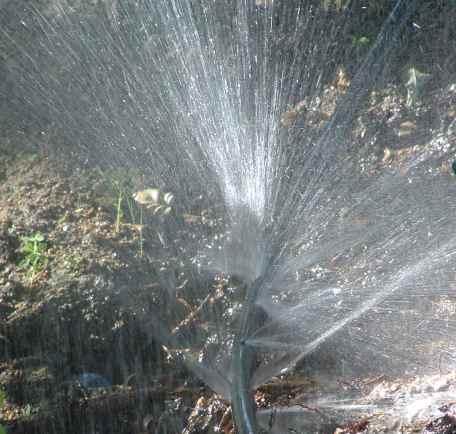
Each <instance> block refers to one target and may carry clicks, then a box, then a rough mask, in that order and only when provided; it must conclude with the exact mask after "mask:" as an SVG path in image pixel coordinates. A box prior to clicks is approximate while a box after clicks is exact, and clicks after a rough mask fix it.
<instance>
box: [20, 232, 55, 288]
mask: <svg viewBox="0 0 456 434" xmlns="http://www.w3.org/2000/svg"><path fill="white" fill-rule="evenodd" d="M20 240H21V245H20V248H19V251H20V253H21V254H22V260H21V261H20V262H19V268H21V269H23V270H26V272H27V275H28V278H29V279H30V280H31V281H33V280H34V279H35V277H36V275H37V274H38V273H39V272H41V271H43V270H44V268H45V267H46V265H47V262H48V257H47V256H46V250H47V243H46V240H45V238H44V235H43V234H41V233H40V232H36V233H35V234H33V235H29V236H23V237H21V239H20Z"/></svg>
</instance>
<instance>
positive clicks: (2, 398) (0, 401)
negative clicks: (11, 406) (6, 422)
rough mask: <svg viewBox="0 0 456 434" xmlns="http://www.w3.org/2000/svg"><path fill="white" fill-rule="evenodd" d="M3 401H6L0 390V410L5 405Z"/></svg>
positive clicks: (2, 391)
mask: <svg viewBox="0 0 456 434" xmlns="http://www.w3.org/2000/svg"><path fill="white" fill-rule="evenodd" d="M5 401H6V393H5V391H4V390H0V408H2V407H3V405H4V404H5ZM0 433H1V431H0Z"/></svg>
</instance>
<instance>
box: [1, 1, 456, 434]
mask: <svg viewBox="0 0 456 434" xmlns="http://www.w3.org/2000/svg"><path fill="white" fill-rule="evenodd" d="M326 3H327V2H319V1H310V2H298V1H296V2H294V1H293V2H288V1H279V0H274V1H264V2H263V1H260V2H258V1H257V2H255V1H253V0H251V1H250V0H238V1H234V2H230V1H228V2H217V1H212V0H201V1H183V0H182V1H181V0H172V1H162V0H144V1H139V2H136V1H126V2H100V3H99V4H98V6H97V7H94V9H93V10H91V11H90V13H89V12H87V11H88V9H84V13H83V12H81V10H80V9H78V5H76V4H70V3H69V2H63V1H57V2H50V3H49V4H48V5H47V7H39V6H37V5H35V6H31V7H27V8H25V9H22V8H21V9H20V10H16V9H15V8H14V7H11V10H10V9H9V8H8V7H6V6H4V7H3V11H2V13H3V21H4V23H3V24H4V27H3V28H2V30H1V37H2V41H3V50H4V53H5V65H6V69H7V70H8V74H9V77H14V79H12V82H13V83H14V88H13V89H12V90H9V94H8V99H9V101H10V105H11V107H12V111H14V116H15V119H16V121H15V122H16V123H19V122H18V121H17V119H19V118H20V119H21V121H22V122H24V123H27V124H28V127H29V128H32V129H35V128H39V129H40V130H41V131H43V134H44V133H45V132H49V131H54V134H55V135H56V137H59V141H60V142H66V143H68V145H67V146H69V147H70V148H71V150H72V152H73V154H74V158H75V159H76V158H78V160H81V156H82V157H83V158H82V159H85V160H86V161H87V162H88V164H89V165H93V164H97V165H99V166H100V167H101V168H102V169H107V168H109V167H121V168H133V169H135V170H138V171H139V172H140V173H141V176H142V179H144V180H145V181H144V187H147V186H154V187H158V188H160V189H164V190H166V191H172V192H173V194H174V196H175V203H176V205H175V210H173V212H171V213H170V214H169V215H168V216H167V217H166V219H165V220H166V221H165V223H163V221H162V223H160V224H162V225H163V230H162V232H160V234H159V236H160V241H161V242H162V245H163V250H164V251H165V252H166V253H164V255H170V256H173V257H176V258H177V261H176V262H179V263H180V264H183V265H182V267H183V268H184V269H185V273H186V275H188V276H189V281H190V282H191V283H190V284H188V285H187V286H184V287H178V285H177V283H176V278H175V275H176V274H177V273H174V274H173V273H171V275H163V276H162V280H161V284H162V286H163V287H164V289H165V290H166V291H165V295H163V297H164V298H163V300H162V302H163V305H160V304H158V305H157V306H155V307H153V308H151V309H148V310H146V311H144V328H145V329H146V330H147V333H152V334H153V336H154V339H157V340H159V341H160V342H161V343H162V344H163V345H164V346H165V347H166V348H167V350H168V351H169V352H170V353H172V354H178V355H179V357H181V358H182V359H183V360H184V361H185V363H186V364H187V366H189V367H190V368H191V369H192V370H193V371H194V372H195V373H196V374H197V375H198V376H199V377H200V378H201V379H202V380H203V381H205V382H206V383H207V384H208V385H209V386H210V387H211V388H212V389H213V390H214V391H216V392H217V393H219V394H220V395H222V396H224V397H225V398H226V399H229V400H231V402H232V408H233V413H234V419H235V422H236V426H237V429H238V432H240V433H255V432H259V430H260V428H259V427H258V425H257V424H258V422H257V420H256V409H255V404H254V399H253V391H254V389H255V388H257V387H258V386H260V385H262V384H264V383H265V382H267V381H269V380H270V379H271V378H273V377H275V376H278V375H281V374H284V373H285V372H288V371H290V370H291V369H294V368H295V367H296V365H302V366H301V367H300V369H303V370H305V371H306V372H307V373H308V374H309V375H315V376H318V377H319V378H320V379H325V380H324V381H326V382H331V381H333V380H334V379H335V378H337V377H341V378H342V377H343V378H344V379H345V378H355V377H362V376H363V375H364V376H367V375H380V374H387V375H391V376H392V375H405V374H408V375H411V374H415V375H416V374H418V373H419V374H423V375H424V374H430V373H433V372H435V371H438V370H439V369H440V370H441V369H443V368H445V369H450V370H451V369H454V360H453V359H452V358H448V357H445V363H444V364H445V366H444V367H443V366H442V359H441V355H442V354H443V353H444V354H452V353H453V352H454V349H455V348H454V345H455V344H454V339H453V338H454V336H455V333H456V330H454V319H453V316H452V314H451V313H450V314H448V315H446V314H442V309H443V307H442V306H443V304H444V303H447V305H448V306H449V305H451V306H454V296H453V290H454V285H455V282H454V273H453V269H454V265H455V261H456V235H455V233H456V232H455V229H456V224H455V220H454V208H455V206H454V204H453V202H452V199H450V198H454V197H455V194H456V191H455V189H456V187H455V184H454V179H452V178H451V177H450V176H448V175H444V174H442V173H440V172H439V171H437V169H436V167H437V163H440V162H441V161H443V160H445V159H448V158H449V157H450V156H451V152H452V151H453V147H452V145H451V140H452V139H451V137H450V136H451V134H454V133H453V130H452V129H451V128H453V127H454V125H453V126H452V127H448V128H446V129H445V130H440V131H437V130H436V131H435V132H434V131H433V132H432V133H433V134H435V136H436V137H437V135H440V140H441V141H442V143H443V145H442V146H434V147H431V148H429V147H423V148H422V149H419V150H418V151H417V152H416V153H415V154H413V155H411V156H410V157H409V158H408V159H406V160H404V161H403V162H402V164H401V167H400V168H394V167H392V166H389V165H387V164H380V163H379V162H378V160H377V161H373V160H372V159H371V155H372V154H373V151H372V149H373V147H374V142H375V138H376V137H377V136H378V135H379V133H378V132H377V131H374V132H373V133H372V132H371V133H367V134H366V133H364V135H362V139H361V140H355V139H354V135H353V130H355V129H356V128H357V123H359V122H362V120H361V121H360V119H362V117H363V115H364V114H365V113H363V111H364V112H366V111H367V110H368V104H367V102H366V101H367V100H368V99H369V98H374V97H375V94H376V93H378V92H380V91H379V87H380V85H381V84H384V83H387V82H388V79H389V77H390V76H391V75H392V74H393V73H396V72H397V70H398V69H399V68H398V67H397V64H398V63H400V59H398V53H402V55H403V51H400V50H401V47H402V46H403V45H404V44H406V41H407V34H408V33H409V32H411V31H412V30H411V28H410V25H411V24H410V23H411V17H412V16H413V14H414V13H415V11H416V8H417V4H416V2H413V1H398V2H396V3H395V4H394V5H392V6H391V8H390V10H389V12H388V14H387V18H386V20H385V22H384V23H383V25H382V26H381V28H379V29H378V35H377V36H376V39H375V41H374V42H373V43H372V45H371V46H370V48H369V49H368V50H365V52H364V53H363V55H362V56H361V55H359V54H357V56H355V55H354V54H355V51H356V50H357V48H356V47H354V46H353V47H352V51H350V50H347V49H346V48H345V49H344V48H343V47H345V46H346V45H345V46H344V45H343V44H342V43H341V40H343V39H344V38H346V35H347V32H348V30H347V29H348V28H349V27H350V25H351V24H350V23H351V20H352V19H353V17H352V15H351V12H352V11H353V10H354V9H355V6H356V4H355V3H354V4H352V2H345V3H346V4H345V5H342V3H344V2H340V3H341V4H340V5H339V6H335V5H332V4H331V5H329V6H328V5H327V4H326ZM336 3H337V2H336ZM337 4H338V3H337ZM7 6H8V5H7ZM344 50H346V51H344ZM345 61H346V62H347V63H350V68H351V71H350V73H349V74H348V75H349V76H350V79H349V78H346V81H347V83H346V84H344V85H343V86H342V87H343V89H342V90H337V89H336V87H337V86H336V87H334V86H333V91H334V92H335V93H336V95H335V97H334V100H335V102H336V103H335V107H334V108H332V109H330V110H326V111H327V112H329V113H327V114H326V113H323V112H324V111H325V110H324V109H323V108H322V105H323V103H322V100H323V98H324V92H325V90H327V89H328V86H329V83H330V81H331V80H333V79H334V75H335V73H336V71H337V68H338V67H339V65H340V64H342V63H344V62H345ZM300 101H302V103H299V102H300ZM297 103H299V104H301V105H299V104H298V106H299V108H296V107H297V105H296V104H297ZM290 105H291V106H294V107H295V108H294V109H291V110H290ZM293 110H294V112H293ZM284 113H289V114H290V113H291V115H290V116H291V119H292V121H291V122H288V121H287V120H286V119H285V121H284V118H283V116H284ZM298 114H299V115H300V116H302V118H303V119H304V120H303V121H301V123H300V122H299V121H297V120H296V118H297V117H298ZM12 116H13V115H12ZM318 116H320V117H323V118H324V119H323V120H322V119H320V120H318V121H317V122H315V121H313V118H315V117H318ZM312 122H313V123H314V124H317V126H316V127H315V125H312ZM370 122H372V123H373V122H374V121H373V120H372V119H371V121H370ZM46 134H47V133H46ZM369 134H370V135H369ZM423 140H424V139H423ZM436 140H438V138H437V139H436ZM453 145H454V143H453ZM62 152H65V155H69V152H68V149H66V150H62ZM157 194H158V193H157ZM201 198H202V199H201ZM201 200H202V201H203V203H204V205H203V206H201V205H200V203H201ZM157 201H158V199H157ZM198 201H199V202H198ZM197 203H198V205H195V204H197ZM198 207H203V208H204V207H206V208H209V209H210V210H211V213H212V217H211V218H210V225H209V226H211V227H210V229H207V227H201V226H195V228H194V233H193V234H192V235H193V236H192V237H188V236H187V235H185V236H181V235H182V230H181V229H182V227H183V225H184V218H183V216H184V215H187V214H192V213H193V212H194V210H195V209H197V208H198ZM157 224H158V223H157ZM214 275H217V276H220V275H224V276H227V275H229V276H232V277H233V278H236V279H238V280H239V281H240V282H241V283H239V284H237V285H231V286H225V287H221V286H209V285H207V284H204V283H202V282H204V279H203V278H202V276H206V277H205V278H207V276H214ZM182 288H183V289H182ZM447 313H448V312H447ZM322 360H324V362H322ZM332 399H333V401H331V400H332ZM355 401H356V400H355V398H353V397H350V405H348V404H347V405H345V404H344V401H343V400H342V397H340V401H338V400H337V397H336V398H334V397H330V398H328V399H327V400H326V401H325V399H324V398H319V399H318V400H315V402H314V405H320V406H321V407H322V408H323V407H324V408H328V409H329V408H338V409H341V408H343V409H345V410H348V411H351V410H353V408H358V407H363V405H362V404H359V405H358V403H357V402H355ZM369 406H370V407H369ZM372 406H374V407H375V404H369V405H367V407H369V408H371V407H372ZM363 408H365V407H363ZM289 410H290V411H291V409H289ZM263 413H264V412H263ZM285 417H287V416H285ZM302 417H303V418H309V420H312V421H313V419H312V418H311V417H309V415H308V414H306V413H305V412H304V413H303V415H302ZM264 419H266V418H265V417H264V415H263V416H262V415H261V414H260V422H261V423H263V422H262V421H263V420H264ZM279 419H280V412H279V413H278V416H277V426H276V427H275V428H274V427H272V428H273V429H275V430H276V431H275V432H279V431H280V430H283V431H282V432H285V429H288V428H287V427H284V425H283V424H284V423H286V422H284V421H283V420H279ZM290 423H291V419H290ZM306 423H307V422H306ZM312 423H313V422H312ZM315 423H318V422H317V421H315ZM303 426H304V425H303ZM305 426H306V428H301V429H309V430H310V429H317V428H310V427H309V426H308V425H305ZM277 430H279V431H277Z"/></svg>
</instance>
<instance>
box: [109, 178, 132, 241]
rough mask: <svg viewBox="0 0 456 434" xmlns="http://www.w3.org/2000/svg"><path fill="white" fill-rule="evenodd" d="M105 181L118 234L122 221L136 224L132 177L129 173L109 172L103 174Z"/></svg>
mask: <svg viewBox="0 0 456 434" xmlns="http://www.w3.org/2000/svg"><path fill="white" fill-rule="evenodd" d="M103 178H104V179H105V180H106V184H107V185H106V187H107V188H106V190H107V192H108V195H109V196H110V198H111V201H112V202H111V203H112V204H113V205H114V212H115V226H114V230H115V232H116V233H119V232H120V229H121V226H122V223H123V222H124V220H127V219H128V220H129V222H130V223H132V224H136V223H137V222H138V217H139V209H138V207H137V205H136V203H135V201H134V200H133V198H132V194H133V192H134V191H135V187H134V185H133V184H134V183H133V179H134V175H133V174H131V173H130V172H129V171H111V172H109V173H107V174H103Z"/></svg>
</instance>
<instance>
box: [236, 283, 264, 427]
mask: <svg viewBox="0 0 456 434" xmlns="http://www.w3.org/2000/svg"><path fill="white" fill-rule="evenodd" d="M264 280H265V276H261V277H259V278H258V279H257V280H255V281H254V282H253V283H252V285H251V286H250V287H249V288H247V294H246V298H245V302H244V307H243V310H242V313H241V320H240V327H239V330H238V334H237V336H236V339H235V342H234V348H233V355H232V373H233V379H232V383H231V407H232V413H233V417H234V422H235V425H236V429H237V432H238V434H257V433H258V426H257V421H256V408H255V407H256V406H255V401H254V399H253V393H252V371H253V367H254V364H255V349H254V348H253V347H251V346H250V345H249V344H248V342H247V339H248V337H249V335H250V332H252V331H253V330H254V329H255V328H256V327H257V326H258V325H259V322H261V317H262V316H263V313H262V311H261V310H260V308H258V307H257V306H256V304H255V301H256V299H257V296H258V293H259V291H260V289H261V287H262V284H263V282H264Z"/></svg>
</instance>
